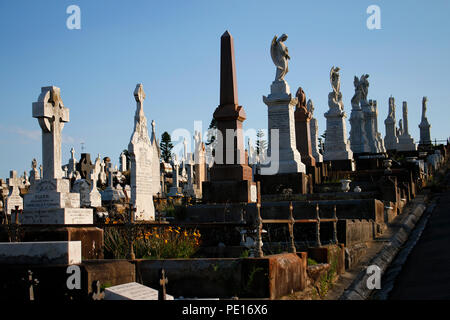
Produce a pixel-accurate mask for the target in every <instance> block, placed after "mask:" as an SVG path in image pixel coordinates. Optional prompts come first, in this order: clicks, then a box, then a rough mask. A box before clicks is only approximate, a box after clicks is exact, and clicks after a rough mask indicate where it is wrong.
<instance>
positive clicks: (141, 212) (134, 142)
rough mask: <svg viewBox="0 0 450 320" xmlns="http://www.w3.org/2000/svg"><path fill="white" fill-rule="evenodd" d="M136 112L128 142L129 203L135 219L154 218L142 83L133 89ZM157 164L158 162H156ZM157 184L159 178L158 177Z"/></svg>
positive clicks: (149, 147)
mask: <svg viewBox="0 0 450 320" xmlns="http://www.w3.org/2000/svg"><path fill="white" fill-rule="evenodd" d="M134 98H135V100H136V114H135V116H134V130H133V134H132V135H131V139H130V143H129V144H128V153H129V155H130V162H131V168H130V180H131V181H130V182H131V199H130V201H131V203H132V204H133V205H134V206H135V208H136V211H135V220H146V221H149V220H155V206H154V204H153V190H152V180H153V179H152V178H153V177H152V176H153V171H152V160H153V157H152V145H151V142H150V137H149V135H148V128H147V118H146V117H145V114H144V106H143V103H144V99H145V92H144V88H143V86H142V84H137V85H136V89H135V90H134ZM158 165H159V163H158ZM158 184H159V179H158Z"/></svg>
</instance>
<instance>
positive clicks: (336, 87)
mask: <svg viewBox="0 0 450 320" xmlns="http://www.w3.org/2000/svg"><path fill="white" fill-rule="evenodd" d="M339 70H340V68H339V67H334V66H333V67H331V70H330V83H331V87H332V88H333V91H332V92H330V93H329V94H328V106H329V107H330V108H332V109H335V110H338V109H340V110H341V111H343V109H344V103H343V102H342V93H341V79H340V75H339Z"/></svg>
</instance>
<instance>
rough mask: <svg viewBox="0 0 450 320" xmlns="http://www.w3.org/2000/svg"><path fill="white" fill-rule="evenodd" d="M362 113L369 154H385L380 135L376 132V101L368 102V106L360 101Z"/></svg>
mask: <svg viewBox="0 0 450 320" xmlns="http://www.w3.org/2000/svg"><path fill="white" fill-rule="evenodd" d="M361 103H362V105H361V107H362V111H363V113H364V132H365V134H366V139H367V144H368V147H369V152H370V153H383V152H386V149H385V148H384V143H383V140H382V139H381V134H380V133H379V132H378V109H377V103H376V101H372V100H370V101H369V103H368V104H366V103H364V101H361ZM353 152H355V151H353Z"/></svg>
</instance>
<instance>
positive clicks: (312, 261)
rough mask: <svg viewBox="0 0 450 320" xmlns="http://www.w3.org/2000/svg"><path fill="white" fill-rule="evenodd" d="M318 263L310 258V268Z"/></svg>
mask: <svg viewBox="0 0 450 320" xmlns="http://www.w3.org/2000/svg"><path fill="white" fill-rule="evenodd" d="M316 264H318V263H317V261H316V260H314V259H311V258H308V266H315V265H316Z"/></svg>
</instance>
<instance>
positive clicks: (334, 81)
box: [330, 66, 341, 96]
mask: <svg viewBox="0 0 450 320" xmlns="http://www.w3.org/2000/svg"><path fill="white" fill-rule="evenodd" d="M339 70H341V69H340V68H339V67H334V66H333V67H331V70H330V82H331V87H332V88H333V92H334V94H335V95H336V96H337V95H338V93H339V92H341V79H340V78H341V77H340V75H339Z"/></svg>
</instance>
